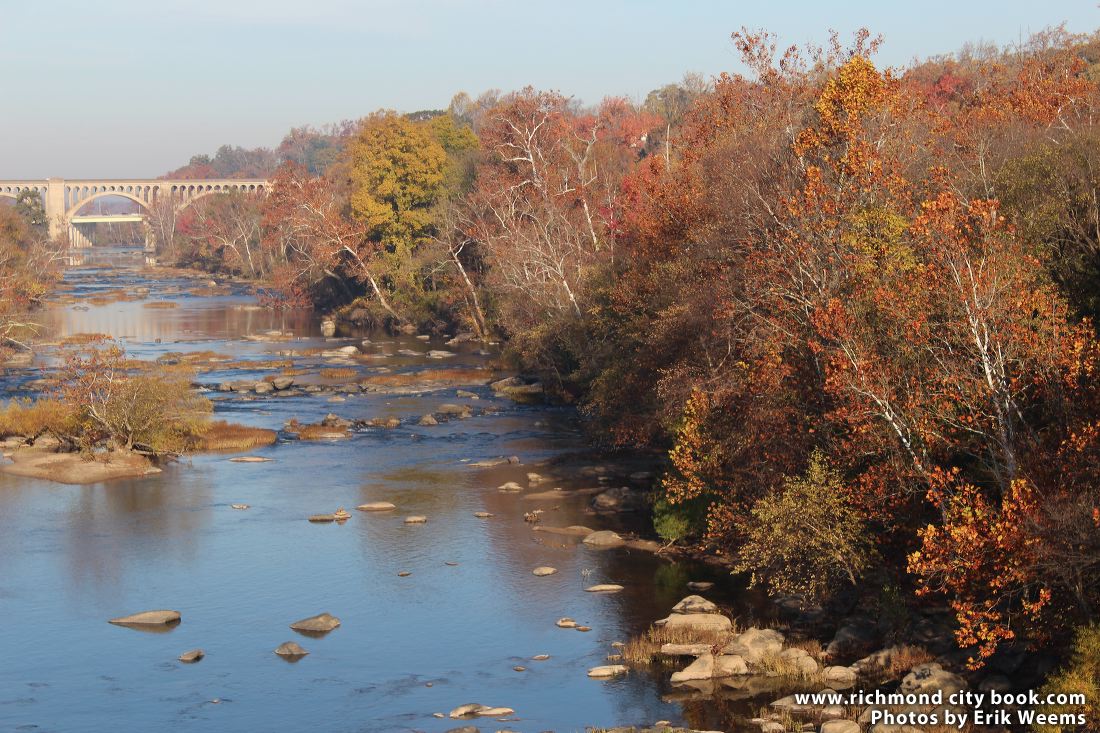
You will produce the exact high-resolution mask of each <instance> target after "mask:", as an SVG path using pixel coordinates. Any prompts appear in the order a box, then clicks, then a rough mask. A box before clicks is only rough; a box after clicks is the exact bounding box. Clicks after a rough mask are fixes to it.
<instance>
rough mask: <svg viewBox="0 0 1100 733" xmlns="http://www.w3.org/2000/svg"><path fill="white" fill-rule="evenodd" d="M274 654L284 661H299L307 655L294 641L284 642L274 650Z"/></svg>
mask: <svg viewBox="0 0 1100 733" xmlns="http://www.w3.org/2000/svg"><path fill="white" fill-rule="evenodd" d="M275 653H276V654H278V655H279V656H280V657H282V658H284V659H292V660H293V659H301V658H302V657H304V656H306V655H307V654H309V652H307V651H306V650H305V649H303V648H302V647H301V646H299V645H298V642H295V641H284V642H283V643H282V644H280V645H279V646H278V647H277V648H276V649H275Z"/></svg>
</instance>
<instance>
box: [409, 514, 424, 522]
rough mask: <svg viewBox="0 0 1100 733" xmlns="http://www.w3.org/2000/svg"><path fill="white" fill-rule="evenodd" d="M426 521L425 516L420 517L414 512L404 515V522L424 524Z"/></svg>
mask: <svg viewBox="0 0 1100 733" xmlns="http://www.w3.org/2000/svg"><path fill="white" fill-rule="evenodd" d="M427 521H428V518H427V517H422V516H420V515H418V514H414V515H413V516H411V517H405V524H424V523H425V522H427Z"/></svg>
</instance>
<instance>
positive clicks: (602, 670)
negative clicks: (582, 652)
mask: <svg viewBox="0 0 1100 733" xmlns="http://www.w3.org/2000/svg"><path fill="white" fill-rule="evenodd" d="M628 671H630V670H629V669H628V668H627V667H626V665H624V664H606V665H604V666H602V667H593V668H592V669H590V670H588V676H589V677H597V678H606V677H617V676H619V675H621V674H626V673H627V672H628Z"/></svg>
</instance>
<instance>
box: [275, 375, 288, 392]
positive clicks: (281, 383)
mask: <svg viewBox="0 0 1100 733" xmlns="http://www.w3.org/2000/svg"><path fill="white" fill-rule="evenodd" d="M293 385H294V377H275V378H274V379H272V380H271V386H272V387H274V388H275V389H277V390H279V391H282V390H284V389H290V388H291V387H292V386H293Z"/></svg>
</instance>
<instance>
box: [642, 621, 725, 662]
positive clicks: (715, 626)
mask: <svg viewBox="0 0 1100 733" xmlns="http://www.w3.org/2000/svg"><path fill="white" fill-rule="evenodd" d="M656 625H658V626H663V627H665V628H666V629H690V630H691V631H697V632H700V633H715V632H724V631H731V630H732V629H733V622H732V621H730V620H729V619H728V618H726V617H725V616H723V615H722V614H720V613H674V614H672V615H671V616H669V617H668V618H665V619H661V620H659V621H657V622H656ZM730 653H737V652H736V651H731V652H730ZM742 656H744V655H742Z"/></svg>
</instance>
